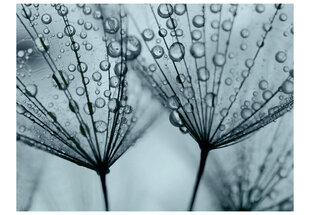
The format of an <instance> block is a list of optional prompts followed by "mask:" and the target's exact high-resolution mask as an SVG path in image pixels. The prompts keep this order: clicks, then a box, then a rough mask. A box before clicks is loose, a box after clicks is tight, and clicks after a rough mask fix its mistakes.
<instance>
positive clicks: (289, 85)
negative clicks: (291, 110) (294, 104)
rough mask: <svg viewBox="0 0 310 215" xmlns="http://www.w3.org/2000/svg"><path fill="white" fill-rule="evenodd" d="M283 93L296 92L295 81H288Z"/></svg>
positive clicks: (282, 89)
mask: <svg viewBox="0 0 310 215" xmlns="http://www.w3.org/2000/svg"><path fill="white" fill-rule="evenodd" d="M281 91H282V92H283V93H285V94H292V93H293V92H294V83H293V81H290V80H286V81H284V83H283V84H282V86H281Z"/></svg>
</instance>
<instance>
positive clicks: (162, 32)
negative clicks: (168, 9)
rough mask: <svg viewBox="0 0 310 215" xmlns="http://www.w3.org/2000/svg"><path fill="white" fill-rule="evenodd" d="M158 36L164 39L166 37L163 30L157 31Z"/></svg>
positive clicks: (165, 31)
mask: <svg viewBox="0 0 310 215" xmlns="http://www.w3.org/2000/svg"><path fill="white" fill-rule="evenodd" d="M158 35H159V36H160V37H165V36H167V30H166V29H164V28H161V29H159V31H158Z"/></svg>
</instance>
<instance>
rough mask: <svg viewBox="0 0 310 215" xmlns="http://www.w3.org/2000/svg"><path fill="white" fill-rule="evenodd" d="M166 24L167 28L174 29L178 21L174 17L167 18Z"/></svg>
mask: <svg viewBox="0 0 310 215" xmlns="http://www.w3.org/2000/svg"><path fill="white" fill-rule="evenodd" d="M166 26H167V28H169V29H171V30H173V29H175V28H176V27H177V26H178V22H177V20H176V19H174V18H169V19H167V22H166Z"/></svg>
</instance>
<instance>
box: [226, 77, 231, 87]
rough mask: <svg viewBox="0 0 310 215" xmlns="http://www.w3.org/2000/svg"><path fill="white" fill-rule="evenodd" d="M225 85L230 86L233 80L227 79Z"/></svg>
mask: <svg viewBox="0 0 310 215" xmlns="http://www.w3.org/2000/svg"><path fill="white" fill-rule="evenodd" d="M225 84H226V85H227V86H230V85H231V84H232V79H231V78H226V79H225Z"/></svg>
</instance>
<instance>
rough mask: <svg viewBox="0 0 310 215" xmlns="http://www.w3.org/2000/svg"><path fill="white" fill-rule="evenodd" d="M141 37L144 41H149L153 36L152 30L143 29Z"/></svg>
mask: <svg viewBox="0 0 310 215" xmlns="http://www.w3.org/2000/svg"><path fill="white" fill-rule="evenodd" d="M142 37H143V39H144V40H145V41H150V40H152V39H153V38H154V32H153V31H152V29H149V28H148V29H145V30H144V31H143V32H142Z"/></svg>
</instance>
